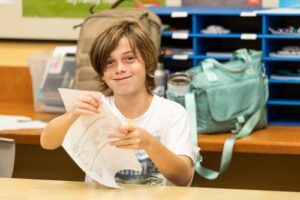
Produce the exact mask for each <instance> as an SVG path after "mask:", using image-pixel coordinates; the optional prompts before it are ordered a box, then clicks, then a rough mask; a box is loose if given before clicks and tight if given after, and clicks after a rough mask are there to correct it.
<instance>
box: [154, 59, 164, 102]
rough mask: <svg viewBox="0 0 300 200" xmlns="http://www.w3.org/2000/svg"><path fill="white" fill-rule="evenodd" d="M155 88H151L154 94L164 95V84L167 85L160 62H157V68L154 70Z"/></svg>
mask: <svg viewBox="0 0 300 200" xmlns="http://www.w3.org/2000/svg"><path fill="white" fill-rule="evenodd" d="M154 77H155V82H156V88H155V89H154V90H153V92H154V94H156V95H158V96H161V97H164V96H165V93H166V85H167V73H166V71H165V70H164V65H163V64H162V63H158V65H157V69H156V70H155V72H154Z"/></svg>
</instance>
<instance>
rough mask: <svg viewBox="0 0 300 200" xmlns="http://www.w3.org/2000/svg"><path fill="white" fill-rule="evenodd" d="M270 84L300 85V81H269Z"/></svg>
mask: <svg viewBox="0 0 300 200" xmlns="http://www.w3.org/2000/svg"><path fill="white" fill-rule="evenodd" d="M269 83H270V84H300V80H281V79H269Z"/></svg>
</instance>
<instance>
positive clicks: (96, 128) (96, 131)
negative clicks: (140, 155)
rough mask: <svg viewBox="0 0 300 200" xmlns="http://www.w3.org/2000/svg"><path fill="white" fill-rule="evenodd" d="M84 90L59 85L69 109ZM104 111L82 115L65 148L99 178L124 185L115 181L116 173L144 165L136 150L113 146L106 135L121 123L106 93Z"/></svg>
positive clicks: (70, 130) (79, 164) (67, 139)
mask: <svg viewBox="0 0 300 200" xmlns="http://www.w3.org/2000/svg"><path fill="white" fill-rule="evenodd" d="M83 92H84V91H80V90H72V89H62V88H60V89H59V93H60V95H61V97H62V99H63V102H64V105H65V107H66V110H67V111H68V110H70V109H71V108H72V107H73V105H74V102H75V100H76V98H77V97H78V96H79V95H81V94H82V93H83ZM97 94H98V95H99V96H100V99H101V112H100V113H99V114H96V115H93V116H80V117H79V118H78V119H77V120H76V121H75V122H74V124H73V125H72V126H71V127H70V129H69V130H68V132H67V134H66V136H65V138H64V141H63V144H62V146H63V148H64V149H65V150H66V151H67V153H68V154H69V155H70V156H71V158H72V159H73V160H74V161H75V162H76V163H77V165H78V166H79V167H80V168H81V169H82V170H83V171H84V172H85V173H86V174H87V175H88V176H90V177H91V178H92V179H94V180H95V181H97V182H99V183H101V184H103V185H105V186H108V187H113V188H119V187H120V186H119V185H118V184H117V183H116V182H115V174H116V173H117V172H118V171H120V170H124V169H132V170H136V171H141V170H142V168H141V165H140V163H139V161H138V160H137V158H136V156H135V155H134V152H133V151H132V150H125V149H120V148H116V147H113V146H111V145H110V144H109V142H108V140H107V138H106V135H107V134H109V133H115V131H116V130H117V128H118V127H119V126H120V122H118V120H117V118H116V117H115V116H114V115H113V113H112V112H111V110H110V109H109V106H108V103H107V102H106V101H105V99H104V98H103V95H102V94H101V93H100V92H98V93H97Z"/></svg>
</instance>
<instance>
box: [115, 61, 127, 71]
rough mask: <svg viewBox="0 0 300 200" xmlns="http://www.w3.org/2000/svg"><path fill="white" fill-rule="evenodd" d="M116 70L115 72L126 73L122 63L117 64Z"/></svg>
mask: <svg viewBox="0 0 300 200" xmlns="http://www.w3.org/2000/svg"><path fill="white" fill-rule="evenodd" d="M116 69H117V72H124V71H126V66H125V64H124V63H123V62H118V63H117V67H116Z"/></svg>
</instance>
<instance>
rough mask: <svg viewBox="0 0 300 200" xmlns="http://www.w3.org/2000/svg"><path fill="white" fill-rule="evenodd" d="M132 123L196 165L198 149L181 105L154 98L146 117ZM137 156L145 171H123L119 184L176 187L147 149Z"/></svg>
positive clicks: (112, 103) (117, 113)
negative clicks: (172, 185) (158, 167)
mask: <svg viewBox="0 0 300 200" xmlns="http://www.w3.org/2000/svg"><path fill="white" fill-rule="evenodd" d="M106 98H107V100H108V102H109V104H110V106H111V109H112V111H113V112H114V114H115V115H116V116H117V117H118V118H119V119H120V121H121V123H124V124H126V123H128V119H127V118H126V117H124V116H123V115H122V113H121V112H120V111H119V109H118V108H117V107H116V105H115V103H114V98H113V97H106ZM131 122H132V123H133V124H134V125H137V126H139V127H141V128H143V129H145V130H147V131H148V132H149V133H150V134H152V135H153V136H154V137H156V138H157V139H158V140H159V141H160V142H161V143H162V144H163V145H165V146H166V147H167V148H168V149H169V150H170V151H172V152H173V153H174V154H176V155H185V156H188V157H190V158H191V159H192V161H193V162H194V163H195V158H196V154H197V151H198V149H197V148H194V147H193V144H192V140H191V134H190V125H189V119H188V115H187V112H186V110H185V109H184V108H183V107H182V106H181V105H180V104H178V103H176V102H173V101H171V100H168V99H165V98H162V97H159V96H157V95H154V98H153V100H152V102H151V104H150V106H149V108H148V110H147V111H146V112H145V113H144V114H143V115H142V116H140V117H138V118H136V119H131ZM135 155H136V156H137V158H138V160H139V162H140V163H141V166H142V172H137V171H133V170H122V171H121V172H119V173H117V174H116V181H117V182H118V183H135V184H150V185H169V184H172V183H170V182H169V181H167V179H166V178H165V177H164V176H163V175H162V174H161V173H160V172H159V171H158V169H157V168H156V167H155V165H154V164H153V162H152V161H151V160H150V158H149V157H148V155H147V154H146V152H145V151H144V150H137V151H135Z"/></svg>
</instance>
